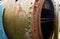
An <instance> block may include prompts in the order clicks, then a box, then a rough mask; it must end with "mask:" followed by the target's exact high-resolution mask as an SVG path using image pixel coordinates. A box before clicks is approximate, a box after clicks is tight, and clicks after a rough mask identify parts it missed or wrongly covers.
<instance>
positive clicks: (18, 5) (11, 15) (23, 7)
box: [2, 0, 55, 39]
mask: <svg viewBox="0 0 60 39" xmlns="http://www.w3.org/2000/svg"><path fill="white" fill-rule="evenodd" d="M44 2H45V0H18V1H17V2H16V1H15V0H13V2H12V0H11V1H6V2H5V1H3V2H2V4H4V5H5V12H4V20H3V21H4V28H5V31H6V34H7V36H8V38H9V39H44V37H43V33H42V28H41V23H42V21H41V19H44V20H45V19H46V18H41V12H42V8H43V5H44ZM44 7H45V8H46V9H50V6H49V4H47V3H46V5H44ZM48 19H49V18H48ZM54 21H55V20H54ZM45 22H46V21H45ZM49 39H50V38H49Z"/></svg>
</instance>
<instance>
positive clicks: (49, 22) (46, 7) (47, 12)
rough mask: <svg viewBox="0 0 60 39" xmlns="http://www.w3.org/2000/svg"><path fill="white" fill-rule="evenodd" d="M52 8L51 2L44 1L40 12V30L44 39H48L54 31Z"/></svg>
mask: <svg viewBox="0 0 60 39" xmlns="http://www.w3.org/2000/svg"><path fill="white" fill-rule="evenodd" d="M54 18H55V16H54V6H53V3H52V1H49V0H46V1H45V2H44V4H43V8H42V12H41V28H42V34H43V37H44V39H49V37H50V36H51V34H52V33H53V30H54V21H55V20H54Z"/></svg>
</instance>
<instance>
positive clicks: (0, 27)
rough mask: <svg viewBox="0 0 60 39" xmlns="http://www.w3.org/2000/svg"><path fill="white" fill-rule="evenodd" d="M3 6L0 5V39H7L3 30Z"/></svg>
mask: <svg viewBox="0 0 60 39" xmlns="http://www.w3.org/2000/svg"><path fill="white" fill-rule="evenodd" d="M4 8H5V7H4V5H0V39H8V38H7V36H6V34H5V32H4V28H3V19H2V16H3V12H4Z"/></svg>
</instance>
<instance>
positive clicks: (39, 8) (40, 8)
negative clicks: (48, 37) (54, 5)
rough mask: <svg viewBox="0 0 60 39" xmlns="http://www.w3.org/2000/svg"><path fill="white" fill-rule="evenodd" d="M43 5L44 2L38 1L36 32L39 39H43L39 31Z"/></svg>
mask: <svg viewBox="0 0 60 39" xmlns="http://www.w3.org/2000/svg"><path fill="white" fill-rule="evenodd" d="M43 3H44V0H39V4H38V31H39V32H38V33H39V37H40V39H44V38H43V35H42V31H41V10H42V7H43Z"/></svg>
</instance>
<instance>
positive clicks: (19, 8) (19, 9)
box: [18, 4, 23, 15]
mask: <svg viewBox="0 0 60 39" xmlns="http://www.w3.org/2000/svg"><path fill="white" fill-rule="evenodd" d="M20 12H23V9H22V8H21V6H20V4H18V15H19V14H20Z"/></svg>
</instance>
